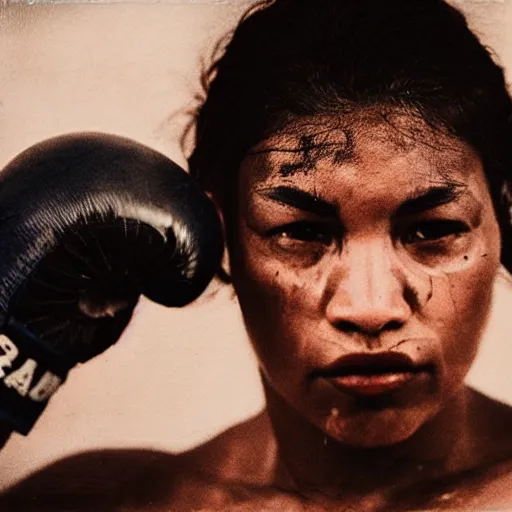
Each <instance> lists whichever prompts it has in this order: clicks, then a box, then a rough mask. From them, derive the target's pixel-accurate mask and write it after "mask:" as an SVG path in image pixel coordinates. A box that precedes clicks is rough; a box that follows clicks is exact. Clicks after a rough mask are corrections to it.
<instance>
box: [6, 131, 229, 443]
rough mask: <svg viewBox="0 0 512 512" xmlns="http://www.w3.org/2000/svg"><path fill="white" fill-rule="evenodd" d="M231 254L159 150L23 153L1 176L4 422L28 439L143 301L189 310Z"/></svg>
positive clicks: (78, 145)
mask: <svg viewBox="0 0 512 512" xmlns="http://www.w3.org/2000/svg"><path fill="white" fill-rule="evenodd" d="M222 250H223V240H222V235H221V227H220V222H219V218H218V216H217V212H216V210H215V207H214V206H213V203H212V202H211V201H210V200H209V198H208V197H207V196H206V195H205V194H204V193H203V191H202V190H201V189H200V188H199V187H198V186H197V185H196V184H195V183H194V182H193V180H192V179H191V177H190V176H189V175H188V174H187V173H186V172H184V171H183V170H181V169H180V168H179V167H178V166H177V165H176V164H175V163H173V162H172V161H171V160H169V159H168V158H166V157H165V156H163V155H161V154H159V153H158V152H156V151H154V150H151V149H149V148H147V147H145V146H143V145H141V144H139V143H136V142H134V141H132V140H129V139H125V138H121V137H116V136H112V135H106V134H96V133H86V134H70V135H66V136H62V137H57V138H53V139H50V140H46V141H44V142H42V143H39V144H36V145H35V146H33V147H31V148H29V149H28V150H26V151H24V152H23V153H21V154H20V155H19V156H18V157H16V158H15V159H14V160H13V161H11V162H10V163H9V164H8V165H7V167H6V168H5V169H4V170H3V171H2V172H1V173H0V280H1V281H0V420H3V421H6V422H7V423H8V424H10V425H11V426H12V427H13V428H14V430H16V431H18V432H20V433H22V434H27V433H28V432H29V431H30V429H31V428H32V426H33V425H34V423H35V421H36V420H37V418H38V417H39V415H40V414H41V413H42V411H43V410H44V408H45V406H46V404H47V402H48V399H49V398H50V396H51V395H52V394H53V393H54V392H55V390H56V389H57V388H58V387H59V386H60V385H61V384H62V383H63V382H64V380H65V379H66V376H67V374H68V372H69V370H70V369H71V368H72V367H73V366H74V365H76V364H77V363H79V362H84V361H87V360H88V359H90V358H92V357H94V356H96V355H97V354H99V353H101V352H103V351H104V350H105V349H107V348H108V347H109V346H111V345H112V344H113V343H115V342H116V340H117V339H118V338H119V336H120V335H121V333H122V332H123V330H124V329H125V327H126V326H127V324H128V322H129V321H130V318H131V315H132V312H133V309H134V307H135V305H136V303H137V301H138V299H139V297H140V295H144V296H146V297H148V298H149V299H151V300H153V301H155V302H157V303H159V304H163V305H165V306H169V307H180V306H184V305H186V304H188V303H190V302H191V301H193V300H194V299H196V298H197V297H198V296H199V295H200V294H201V293H202V292H203V291H204V289H205V288H206V286H207V285H208V283H209V282H210V281H211V279H212V277H213V276H214V275H215V273H216V272H217V271H218V269H219V267H220V261H221V256H222Z"/></svg>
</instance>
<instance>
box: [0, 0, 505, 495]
mask: <svg viewBox="0 0 512 512" xmlns="http://www.w3.org/2000/svg"><path fill="white" fill-rule="evenodd" d="M249 3H250V2H249V1H248V0H247V1H245V0H233V1H231V2H230V1H229V0H226V1H225V2H215V1H214V0H210V1H208V0H202V3H199V2H193V1H192V0H189V1H188V2H187V1H186V0H172V3H167V4H162V3H150V4H143V3H126V4H119V3H116V4H110V5H69V4H62V3H61V4H55V5H38V4H36V5H30V6H22V5H10V6H6V5H5V4H4V6H3V7H1V6H0V63H1V64H0V119H1V122H0V167H2V166H3V165H4V164H5V163H6V162H7V161H8V160H9V159H11V158H12V157H14V156H15V155H16V154H17V153H18V152H20V151H22V150H23V149H25V148H26V147H27V146H29V145H31V144H33V143H35V142H38V141H40V140H42V139H44V138H46V137H49V136H53V135H57V134H61V133H66V132H70V131H84V130H98V131H106V132H112V133H117V134H120V135H125V136H128V137H132V138H134V139H137V140H139V141H141V142H143V143H146V144H148V145H150V146H152V147H154V148H156V149H158V150H160V151H162V152H163V153H165V154H167V155H169V156H170V157H171V158H173V159H175V160H176V161H177V162H178V163H180V164H182V165H184V164H185V161H184V158H183V156H182V154H181V151H180V148H179V144H178V143H177V141H178V138H179V134H180V133H181V130H182V129H183V126H184V123H185V122H186V120H187V117H186V116H185V115H183V114H180V111H182V110H187V109H189V108H190V107H191V106H193V104H194V102H193V96H194V94H195V93H196V92H198V91H199V85H198V84H199V81H198V72H199V65H200V62H201V58H203V59H205V61H206V62H208V57H209V55H210V51H211V48H212V46H213V44H214V43H215V42H216V41H217V39H218V38H219V37H220V36H221V35H223V34H224V33H225V32H226V31H227V30H228V29H229V28H231V27H233V25H234V23H235V22H236V20H237V19H238V17H239V16H240V14H241V13H242V12H243V11H244V10H245V9H246V8H247V6H248V5H249ZM457 3H458V4H459V5H460V6H462V7H463V8H464V9H465V10H467V11H468V13H469V14H470V16H471V20H472V23H473V25H474V26H475V27H476V28H477V30H478V31H479V33H480V34H481V36H482V37H483V38H484V40H485V41H486V42H487V43H488V44H489V45H490V46H492V47H493V48H494V49H495V51H496V53H497V56H498V58H499V59H500V60H501V62H502V63H503V64H504V65H506V66H508V67H509V68H510V69H511V70H512V3H510V2H509V1H508V0H505V1H503V2H491V1H487V2H485V1H484V2H482V1H462V0H460V1H459V2H457ZM433 30H435V27H433ZM511 304H512V286H511V285H510V284H506V282H505V281H504V280H502V281H500V283H499V284H498V286H497V294H496V304H495V309H494V313H493V319H492V321H491V324H490V326H489V329H488V332H487V336H486V339H485V342H484V344H483V347H482V350H481V353H480V356H479V359H478V361H477V364H476V365H475V368H474V369H473V371H472V373H471V375H470V377H469V380H470V382H472V383H473V384H474V385H476V386H477V387H479V388H481V389H483V390H484V391H487V392H488V393H489V394H491V395H493V396H495V397H497V398H501V399H502V400H505V401H508V402H510V403H512V381H511V380H510V378H509V375H510V371H509V370H510V367H511V363H512V346H510V345H511V344H512V326H511V323H510V306H511ZM262 405H263V399H262V394H261V388H260V384H259V381H258V376H257V370H256V367H255V364H254V360H253V356H252V353H251V351H250V349H249V347H248V344H247V341H246V337H245V334H244V330H243V326H242V324H241V321H240V315H239V312H238V308H237V304H236V301H235V299H234V298H233V297H232V294H231V291H230V290H229V289H223V290H221V291H219V292H218V293H217V295H215V296H214V297H212V298H210V299H209V300H206V299H202V300H201V301H200V302H199V303H198V304H195V305H193V306H190V307H188V308H186V309H184V310H167V309H165V308H163V307H160V306H157V305H154V304H152V303H150V302H148V301H143V302H142V303H141V304H140V305H139V306H138V308H137V310H136V314H135V316H134V319H133V321H132V324H131V326H130V328H129V329H128V330H127V332H126V333H125V335H124V336H123V338H122V340H121V342H120V343H118V344H117V345H116V346H114V347H112V348H111V349H110V350H108V351H107V352H106V353H105V354H103V355H102V356H100V357H98V358H96V359H95V360H94V361H92V362H89V363H88V364H87V365H85V366H82V367H79V368H76V369H75V370H73V371H72V372H71V375H70V377H69V380H68V382H67V383H66V385H65V386H64V388H63V389H62V390H61V391H60V392H59V393H58V395H56V396H55V397H54V398H53V399H52V401H51V404H50V406H49V407H48V409H47V411H46V413H45V415H44V416H43V417H42V419H41V420H40V421H39V422H38V424H37V426H36V428H35V429H34V430H33V431H32V432H31V434H30V435H29V436H28V437H27V438H23V437H21V436H13V437H12V438H11V440H10V441H9V443H8V445H7V446H6V448H5V449H4V450H3V451H2V453H1V454H0V488H1V487H3V486H6V485H7V484H9V483H10V482H12V481H14V480H15V479H17V478H20V477H21V476H23V475H24V474H27V473H28V472H30V471H33V470H34V469H36V468H38V467H41V466H43V465H45V464H46V463H47V462H49V461H52V460H55V459H56V458H59V457H62V456H64V455H66V454H70V453H74V452H78V451H83V450H87V449H91V448H112V447H130V446H136V447H151V448H157V449H162V450H167V451H179V450H184V449H186V448H188V447H191V446H193V445H195V444H197V443H199V442H201V441H203V440H205V439H207V438H208V437H210V436H213V435H215V433H217V432H218V431H220V430H222V429H223V428H225V427H227V426H229V425H231V424H233V423H234V422H237V421H240V420H242V419H243V418H246V417H247V416H248V415H251V414H253V413H255V412H257V411H258V410H260V408H261V407H262Z"/></svg>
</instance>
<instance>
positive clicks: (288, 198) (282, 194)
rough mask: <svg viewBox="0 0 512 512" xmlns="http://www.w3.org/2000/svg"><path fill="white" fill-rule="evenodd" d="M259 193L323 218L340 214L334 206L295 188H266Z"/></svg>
mask: <svg viewBox="0 0 512 512" xmlns="http://www.w3.org/2000/svg"><path fill="white" fill-rule="evenodd" d="M257 193H258V194H260V195H262V196H263V197H265V198H267V199H270V200H272V201H275V202H276V203H280V204H283V205H286V206H291V207H292V208H297V209H299V210H303V211H306V212H309V213H314V214H315V215H319V216H321V217H335V216H337V214H338V210H337V208H336V207H335V206H334V205H333V204H331V203H328V202H327V201H324V200H323V199H320V198H319V197H316V196H314V195H312V194H310V193H309V192H306V191H304V190H301V189H298V188H295V187H290V186H278V187H271V188H264V189H261V190H258V191H257Z"/></svg>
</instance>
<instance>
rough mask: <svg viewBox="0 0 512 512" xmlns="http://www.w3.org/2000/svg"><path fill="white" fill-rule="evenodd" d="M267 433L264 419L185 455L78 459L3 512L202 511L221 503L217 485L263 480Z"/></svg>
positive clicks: (44, 475) (32, 479)
mask: <svg viewBox="0 0 512 512" xmlns="http://www.w3.org/2000/svg"><path fill="white" fill-rule="evenodd" d="M266 426H267V420H266V419H265V415H264V414H261V415H259V416H257V417H255V418H252V419H250V420H248V421H246V422H244V423H242V424H240V425H237V426H234V427H233V428H231V429H229V430H227V431H226V432H224V433H222V434H220V435H219V436H217V437H215V438H214V439H212V440H211V441H209V442H207V443H205V444H203V445H201V446H199V447H197V448H195V449H194V450H191V451H188V452H185V453H182V454H170V453H166V452H159V451H152V450H138V449H130V450H101V451H94V452H86V453H81V454H77V455H73V456H71V457H67V458H64V459H62V460H59V461H57V462H55V463H53V464H51V465H50V466H48V467H46V468H44V469H42V470H40V471H38V472H36V473H34V474H32V475H31V476H29V477H28V478H26V479H25V480H23V481H22V482H20V483H19V484H17V485H15V486H14V487H12V488H10V489H8V490H7V491H6V492H4V493H3V495H2V496H0V510H2V511H5V512H10V511H12V512H15V511H16V512H18V511H20V510H23V511H26V512H30V511H36V510H37V511H38V512H39V511H41V512H44V511H50V510H51V511H52V512H58V511H66V512H75V511H76V512H82V511H87V512H91V511H96V510H98V511H99V510H101V511H102V512H114V511H116V512H117V511H121V510H123V511H131V510H134V511H135V510H137V511H143V510H151V511H152V512H154V511H159V510H162V511H163V510H166V511H167V510H173V511H176V512H178V511H180V510H191V509H193V508H194V506H195V505H196V502H197V506H198V507H200V506H201V505H202V504H203V503H206V502H210V501H214V502H215V501H216V502H218V501H220V500H222V498H223V496H222V493H220V491H219V489H221V486H220V485H217V484H218V483H220V482H221V481H222V480H223V479H224V478H225V477H227V478H232V479H237V477H240V478H241V477H242V475H244V474H245V476H246V477H247V474H251V471H252V473H253V474H254V475H256V477H258V476H260V477H261V475H262V474H263V473H264V469H262V470H261V471H258V467H262V468H263V467H264V466H265V460H266V458H265V457H264V456H263V455H264V454H265V453H266V452H267V451H268V450H267V449H266V447H265V444H266V443H267V444H270V443H268V440H266V436H267V434H266ZM258 438H259V439H261V441H262V442H261V443H258V442H257V439H258ZM258 445H259V447H258ZM252 464H254V466H252V468H251V471H247V469H248V468H249V467H251V465H252ZM255 470H256V471H255ZM255 483H257V482H255ZM169 507H172V508H169Z"/></svg>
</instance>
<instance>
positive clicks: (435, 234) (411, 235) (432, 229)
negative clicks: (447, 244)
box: [403, 220, 469, 244]
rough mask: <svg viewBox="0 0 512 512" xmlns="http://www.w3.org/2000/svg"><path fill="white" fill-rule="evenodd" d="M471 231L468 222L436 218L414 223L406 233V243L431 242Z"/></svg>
mask: <svg viewBox="0 0 512 512" xmlns="http://www.w3.org/2000/svg"><path fill="white" fill-rule="evenodd" d="M467 231H469V228H468V226H467V225H466V224H464V223H463V222H459V221H453V220H436V221H428V222H419V223H417V224H414V225H413V226H412V227H411V228H410V229H409V230H408V231H407V232H406V233H405V235H404V237H403V242H404V243H405V244H429V243H435V242H439V241H442V240H443V239H445V238H447V237H450V236H455V237H456V236H458V235H460V234H462V233H465V232H467Z"/></svg>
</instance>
